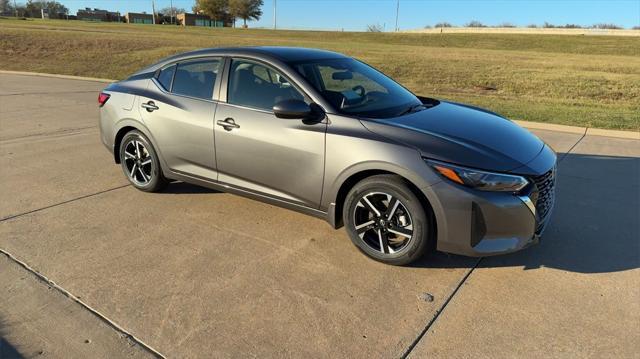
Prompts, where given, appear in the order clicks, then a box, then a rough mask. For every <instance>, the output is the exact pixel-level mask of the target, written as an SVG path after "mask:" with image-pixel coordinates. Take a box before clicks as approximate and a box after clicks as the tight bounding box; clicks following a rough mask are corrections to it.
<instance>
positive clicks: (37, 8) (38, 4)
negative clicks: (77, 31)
mask: <svg viewBox="0 0 640 359" xmlns="http://www.w3.org/2000/svg"><path fill="white" fill-rule="evenodd" d="M42 9H46V10H47V12H48V13H49V18H52V19H56V18H58V17H59V16H58V14H66V13H67V12H68V11H69V9H67V7H66V6H64V5H62V4H61V3H59V2H57V1H34V0H27V3H26V5H25V11H24V15H23V16H25V17H35V18H38V17H41V16H42V12H41V10H42Z"/></svg>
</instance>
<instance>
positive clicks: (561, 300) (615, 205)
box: [0, 74, 640, 358]
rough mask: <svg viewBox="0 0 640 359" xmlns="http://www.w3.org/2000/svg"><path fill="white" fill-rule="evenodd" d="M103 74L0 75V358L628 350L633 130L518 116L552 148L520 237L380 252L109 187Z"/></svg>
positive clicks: (268, 214)
mask: <svg viewBox="0 0 640 359" xmlns="http://www.w3.org/2000/svg"><path fill="white" fill-rule="evenodd" d="M104 86H105V85H104V84H103V83H98V82H89V81H78V80H67V79H57V78H46V77H32V76H19V75H7V74H0V184H1V186H0V191H1V192H0V193H1V195H0V198H1V199H2V200H1V201H0V249H1V250H2V252H3V253H2V254H0V285H1V286H2V288H3V290H0V357H4V355H6V356H25V357H31V356H35V355H39V354H48V355H50V356H52V357H87V356H90V357H105V358H106V357H122V356H158V355H164V356H167V357H247V356H261V357H265V356H287V357H329V356H331V357H402V356H411V357H434V356H435V357H438V356H439V357H476V356H480V357H514V356H555V357H565V356H580V357H583V356H611V357H632V356H634V355H636V354H637V352H638V351H639V350H640V347H639V344H638V343H640V330H639V329H638V328H640V269H639V266H640V245H639V238H640V227H639V218H640V213H639V211H640V203H639V202H640V160H639V157H640V141H637V140H628V139H627V140H625V139H614V138H608V137H597V136H584V135H583V134H575V133H562V132H550V131H535V132H536V133H537V134H538V135H539V136H540V137H541V138H543V139H544V140H545V141H547V142H548V143H549V144H550V145H551V146H552V147H554V149H556V151H558V152H559V154H560V157H561V161H560V165H559V188H558V202H557V207H556V212H555V216H554V218H553V221H552V223H551V225H550V227H549V229H548V232H547V233H546V236H545V238H544V240H543V242H542V243H541V244H540V245H539V246H536V247H533V248H530V249H528V250H526V251H524V252H521V253H518V254H514V255H510V256H503V257H495V258H486V259H482V260H479V259H473V258H464V257H458V256H449V255H446V254H442V253H434V254H431V255H429V256H428V257H427V258H424V259H423V260H422V261H421V262H419V263H418V264H417V265H415V266H412V267H404V268H402V267H391V266H386V265H382V264H379V263H377V262H374V261H372V260H369V259H367V258H366V257H365V256H364V255H362V254H361V253H359V252H358V251H357V250H356V249H355V247H353V245H352V244H351V243H350V241H349V239H348V238H347V236H346V234H345V233H344V232H343V231H342V230H338V231H335V230H332V229H331V228H330V227H329V226H328V225H327V224H326V223H325V222H323V221H321V220H318V219H315V218H312V217H307V216H304V215H301V214H298V213H295V212H291V211H288V210H285V209H281V208H277V207H273V206H270V205H267V204H263V203H259V202H256V201H252V200H249V199H244V198H240V197H236V196H232V195H228V194H224V193H217V192H214V191H210V190H207V189H202V188H198V187H195V186H191V185H186V184H181V183H175V184H172V185H171V186H169V187H168V189H167V190H165V192H163V193H159V194H146V193H142V192H139V191H136V190H135V189H133V188H132V187H130V186H128V185H127V182H126V180H125V178H124V176H123V175H122V174H121V172H120V168H119V167H118V166H117V165H115V164H114V163H113V160H112V158H111V156H110V155H109V154H108V153H107V151H106V150H105V149H104V148H103V146H102V144H101V143H100V140H99V138H98V130H97V118H98V117H97V116H98V111H97V106H96V97H97V92H98V91H99V90H100V89H101V88H103V87H104ZM427 293H428V294H430V295H432V296H433V301H429V300H426V299H425V298H426V297H428V296H427V295H426V294H427ZM634 353H636V354H634Z"/></svg>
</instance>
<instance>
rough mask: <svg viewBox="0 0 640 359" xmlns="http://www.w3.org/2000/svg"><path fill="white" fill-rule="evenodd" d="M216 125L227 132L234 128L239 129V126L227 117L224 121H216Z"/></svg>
mask: <svg viewBox="0 0 640 359" xmlns="http://www.w3.org/2000/svg"><path fill="white" fill-rule="evenodd" d="M216 123H217V124H218V126H222V128H224V129H225V130H227V131H231V130H232V129H234V128H240V125H238V124H236V121H234V120H233V119H232V118H231V117H227V118H225V119H224V120H218V121H217V122H216Z"/></svg>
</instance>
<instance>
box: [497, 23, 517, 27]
mask: <svg viewBox="0 0 640 359" xmlns="http://www.w3.org/2000/svg"><path fill="white" fill-rule="evenodd" d="M498 27H516V25H514V24H512V23H510V22H503V23H502V24H500V25H498Z"/></svg>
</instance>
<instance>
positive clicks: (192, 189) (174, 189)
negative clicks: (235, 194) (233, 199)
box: [159, 181, 222, 194]
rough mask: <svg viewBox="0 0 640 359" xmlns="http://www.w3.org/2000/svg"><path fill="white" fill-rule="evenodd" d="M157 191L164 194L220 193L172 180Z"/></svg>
mask: <svg viewBox="0 0 640 359" xmlns="http://www.w3.org/2000/svg"><path fill="white" fill-rule="evenodd" d="M159 193H161V194H162V193H165V194H203V193H222V192H220V191H216V190H214V189H211V188H206V187H202V186H197V185H194V184H190V183H185V182H181V181H173V182H171V183H169V185H168V186H167V187H166V188H165V189H164V190H162V191H161V192H159Z"/></svg>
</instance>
